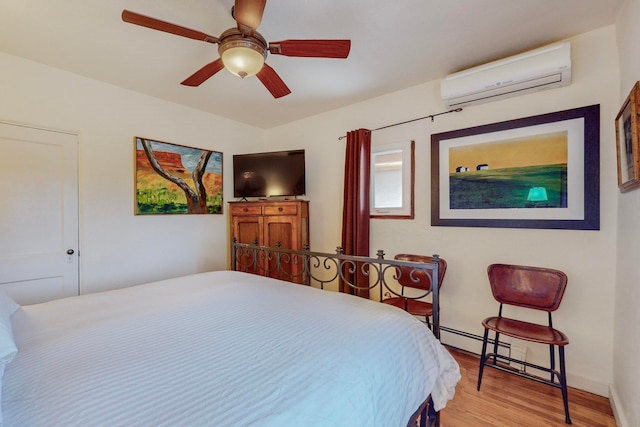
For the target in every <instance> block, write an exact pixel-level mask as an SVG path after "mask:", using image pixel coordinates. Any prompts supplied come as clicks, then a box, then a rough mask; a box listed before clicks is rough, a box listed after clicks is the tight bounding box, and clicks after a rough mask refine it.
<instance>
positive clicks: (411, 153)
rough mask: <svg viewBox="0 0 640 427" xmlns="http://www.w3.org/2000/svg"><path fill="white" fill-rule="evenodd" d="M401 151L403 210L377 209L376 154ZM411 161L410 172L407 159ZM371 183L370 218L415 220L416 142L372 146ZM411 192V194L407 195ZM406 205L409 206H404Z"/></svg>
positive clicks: (374, 144) (373, 144)
mask: <svg viewBox="0 0 640 427" xmlns="http://www.w3.org/2000/svg"><path fill="white" fill-rule="evenodd" d="M396 149H400V150H401V151H402V158H403V161H402V182H403V194H402V204H403V207H402V208H384V209H375V208H374V206H373V204H374V200H375V197H374V194H375V179H374V175H375V173H374V167H375V164H374V158H375V156H374V154H375V153H379V152H384V151H389V150H396ZM407 158H408V159H409V162H408V163H409V168H408V169H409V170H407V167H406V163H405V159H407ZM370 171H371V183H370V186H369V187H370V188H369V191H370V199H371V207H370V208H369V218H372V219H414V217H415V203H414V194H415V141H414V140H410V141H401V142H395V143H380V144H377V143H372V144H371V164H370ZM406 184H408V185H406ZM406 192H409V194H406ZM405 203H406V204H407V205H408V206H406V207H405V206H404V205H405Z"/></svg>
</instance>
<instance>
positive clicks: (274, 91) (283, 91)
mask: <svg viewBox="0 0 640 427" xmlns="http://www.w3.org/2000/svg"><path fill="white" fill-rule="evenodd" d="M256 76H257V77H258V79H260V81H261V82H262V84H263V85H264V87H266V88H267V90H268V91H269V92H271V95H273V97H274V98H281V97H283V96H285V95H289V94H290V93H291V90H289V88H288V87H287V85H286V84H285V83H284V82H283V81H282V79H281V78H280V76H279V75H278V73H276V72H275V70H274V69H273V68H271V67H269V66H268V65H267V64H264V65H263V66H262V70H260V72H259V73H258V74H256Z"/></svg>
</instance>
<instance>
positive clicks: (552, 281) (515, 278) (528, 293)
mask: <svg viewBox="0 0 640 427" xmlns="http://www.w3.org/2000/svg"><path fill="white" fill-rule="evenodd" d="M487 273H488V275H489V283H490V284H491V292H492V293H493V297H494V298H495V299H496V301H498V302H499V303H500V308H499V311H498V316H494V317H487V318H486V319H484V320H483V321H482V326H484V338H483V341H482V353H481V355H480V371H479V373H478V390H480V383H481V382H482V373H483V370H484V367H485V366H488V367H491V368H495V369H499V370H501V371H504V372H508V373H511V374H515V375H518V376H521V377H524V378H528V379H531V380H534V381H537V382H540V383H543V384H547V385H550V386H553V387H556V388H559V389H560V390H561V391H562V400H563V402H564V412H565V422H566V423H567V424H571V418H570V417H569V404H568V395H567V374H566V371H565V360H564V347H565V346H566V345H567V344H569V338H568V337H567V336H566V335H565V334H564V333H562V332H560V331H559V330H557V329H555V328H554V327H553V322H552V319H551V312H552V311H555V310H557V309H558V307H559V306H560V302H561V301H562V296H563V295H564V290H565V288H566V286H567V276H566V274H564V273H563V272H562V271H558V270H552V269H549V268H540V267H527V266H522V265H506V264H492V265H490V266H489V267H488V269H487ZM503 305H512V306H518V307H524V308H530V309H533V310H541V311H546V312H547V313H548V325H540V324H536V323H530V322H524V321H521V320H516V319H511V318H508V317H503V316H502V308H503ZM490 330H491V331H493V332H494V334H495V337H494V340H493V352H492V353H487V342H488V341H489V331H490ZM500 334H504V335H507V336H510V337H513V338H517V339H520V340H525V341H529V342H534V343H540V344H546V345H548V346H549V358H550V366H549V367H546V366H539V365H534V364H532V363H529V362H525V361H520V360H517V359H513V358H511V357H507V356H503V355H500V354H498V341H499V338H500ZM555 347H558V354H559V362H560V367H559V368H560V371H559V372H558V371H557V370H556V369H555ZM498 361H513V362H516V363H519V364H521V365H523V366H526V367H532V368H536V369H539V370H542V371H544V372H548V373H549V374H551V379H550V380H546V379H543V378H540V377H538V376H534V375H532V374H529V373H526V372H524V371H522V372H521V371H516V370H514V369H512V368H509V367H507V366H505V365H501V364H498ZM556 380H557V381H556Z"/></svg>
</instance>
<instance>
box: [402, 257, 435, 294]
mask: <svg viewBox="0 0 640 427" xmlns="http://www.w3.org/2000/svg"><path fill="white" fill-rule="evenodd" d="M393 259H395V260H398V261H409V262H422V263H426V264H430V263H432V262H433V257H432V256H427V255H412V254H398V255H396V256H394V257H393ZM438 259H439V262H438V289H439V288H440V287H441V286H442V281H443V280H444V273H445V272H446V271H447V261H445V260H444V259H443V258H438ZM397 270H400V271H399V272H398V276H399V278H398V283H400V284H401V285H402V286H407V287H410V288H416V289H424V290H429V289H431V278H430V277H429V274H428V273H427V272H425V271H422V270H415V271H414V272H413V277H412V276H411V271H412V270H413V269H412V268H409V267H399V268H397ZM416 280H417V281H416Z"/></svg>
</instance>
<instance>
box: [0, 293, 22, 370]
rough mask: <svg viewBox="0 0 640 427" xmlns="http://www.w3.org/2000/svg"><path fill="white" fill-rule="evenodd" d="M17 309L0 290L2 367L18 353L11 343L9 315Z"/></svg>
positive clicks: (0, 350) (0, 353) (17, 306)
mask: <svg viewBox="0 0 640 427" xmlns="http://www.w3.org/2000/svg"><path fill="white" fill-rule="evenodd" d="M19 308H20V306H19V305H18V304H16V302H15V301H14V300H13V299H12V298H11V297H10V296H9V295H7V294H6V293H4V291H2V290H0V363H1V362H4V363H2V364H3V365H4V364H6V363H9V362H11V361H12V360H13V358H14V357H15V355H16V353H17V352H18V348H17V347H16V343H15V342H14V341H13V331H12V330H11V315H12V314H13V313H15V312H16V310H18V309H19Z"/></svg>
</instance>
